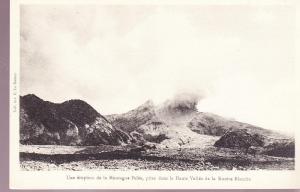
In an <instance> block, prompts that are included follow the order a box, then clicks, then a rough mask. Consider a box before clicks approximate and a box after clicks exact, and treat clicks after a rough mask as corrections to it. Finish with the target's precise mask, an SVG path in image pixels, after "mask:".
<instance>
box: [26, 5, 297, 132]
mask: <svg viewBox="0 0 300 192" xmlns="http://www.w3.org/2000/svg"><path fill="white" fill-rule="evenodd" d="M294 14H295V10H294V9H293V8H291V7H288V6H245V5H244V6H229V5H223V6H221V5H220V6H209V5H195V6H192V5H186V6H184V5H180V6H176V5H165V6H157V5H148V6H147V5H128V6H126V5H122V6H109V5H106V6H103V5H102V6H101V5H98V6H96V5H91V6H88V5H87V6H84V5H79V6H78V5H77V6H76V5H72V6H71V5H55V6H54V5H53V6H49V5H48V6H45V5H44V6H43V5H24V6H23V7H22V9H21V94H22V95H24V94H28V93H34V94H36V95H37V96H39V97H41V98H42V99H44V100H49V101H52V102H63V101H65V100H68V99H75V98H76V99H83V100H85V101H87V102H88V103H89V104H91V105H92V106H93V107H94V108H96V109H97V110H98V111H99V112H100V113H102V114H110V113H120V112H126V111H128V110H130V109H133V108H135V107H137V106H138V105H140V104H142V103H144V102H145V101H146V100H148V99H152V100H153V101H154V102H155V103H160V102H163V101H164V100H165V99H168V98H171V97H173V96H174V95H175V94H177V93H178V92H183V91H184V92H192V93H196V94H201V95H202V96H203V97H204V98H203V99H202V100H201V101H200V103H199V105H198V108H199V110H200V111H209V112H213V113H216V114H219V115H223V116H225V117H230V118H235V119H237V120H240V121H243V122H248V123H252V124H254V125H259V126H262V127H265V128H268V129H276V130H281V131H287V132H293V131H294V123H295V111H294V110H295V109H294V101H295V99H296V98H295V96H294V95H295V94H294V91H295V87H294V86H295V84H294V82H295V81H294V59H295V58H294V55H295V47H294V46H295V45H294V23H295V19H294V16H295V15H294Z"/></svg>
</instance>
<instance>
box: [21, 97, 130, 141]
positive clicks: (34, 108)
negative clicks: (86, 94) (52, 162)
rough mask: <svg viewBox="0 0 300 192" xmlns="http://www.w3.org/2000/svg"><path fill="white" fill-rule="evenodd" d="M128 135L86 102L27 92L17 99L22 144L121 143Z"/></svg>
mask: <svg viewBox="0 0 300 192" xmlns="http://www.w3.org/2000/svg"><path fill="white" fill-rule="evenodd" d="M130 140H131V137H130V136H129V135H128V134H126V133H125V132H123V131H122V130H120V129H117V128H114V127H113V126H112V125H111V124H110V122H109V121H108V120H107V119H106V118H105V117H103V116H102V115H101V114H99V113H98V112H97V111H96V110H95V109H94V108H92V107H91V106H90V105H89V104H87V103H86V102H84V101H81V100H70V101H66V102H63V103H61V104H57V103H52V102H48V101H44V100H42V99H40V98H39V97H37V96H35V95H33V94H30V95H26V96H23V97H21V98H20V142H21V143H23V144H44V145H45V144H57V145H99V144H109V145H120V144H125V143H128V142H130Z"/></svg>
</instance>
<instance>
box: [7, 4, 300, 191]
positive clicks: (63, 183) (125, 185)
mask: <svg viewBox="0 0 300 192" xmlns="http://www.w3.org/2000/svg"><path fill="white" fill-rule="evenodd" d="M21 4H45V5H46V4H113V5H117V4H170V5H171V4H172V5H173V4H197V5H204V4H212V5H232V4H236V5H275V4H276V5H287V4H288V5H293V6H295V7H296V12H297V18H296V22H297V21H298V25H297V31H296V48H298V46H299V44H300V34H299V23H300V22H299V21H300V16H299V15H300V14H299V3H298V2H297V1H294V0H291V1H286V0H272V1H271V0H252V1H249V0H239V1H236V0H211V1H209V0H14V1H11V6H10V7H11V12H10V13H11V14H10V18H11V20H10V22H11V23H10V30H11V32H10V42H11V47H10V53H11V55H10V61H11V64H10V154H9V157H10V188H13V189H133V188H135V189H199V188H201V189H212V188H213V189H228V188H230V189H239V188H244V189H249V188H252V189H254V188H255V189H257V188H261V189H267V188H278V189H283V188H299V187H300V182H299V178H300V172H299V160H300V159H299V152H300V151H299V147H298V146H297V147H296V162H295V163H296V167H295V168H296V169H295V170H294V171H105V172H97V171H80V172H77V171H72V172H70V171H37V172H29V171H21V170H20V169H19V107H18V106H19V80H20V79H19V77H20V73H19V70H20V35H19V32H20V23H19V16H20V15H19V8H20V5H21ZM296 50H297V49H296ZM298 56H299V54H298V53H296V67H295V70H296V77H297V79H296V85H300V84H299V82H300V81H299V77H300V73H299V72H300V68H299V65H298V64H299V58H298ZM15 76H16V77H17V78H16V80H17V86H14V85H13V80H14V77H15ZM299 87H300V86H299ZM14 88H16V90H14ZM296 93H297V95H299V96H300V94H299V90H296ZM16 95H17V96H16ZM14 98H17V101H16V102H17V103H14V101H13V100H14ZM299 98H300V97H299ZM299 104H300V102H298V103H296V105H297V110H296V113H297V114H300V110H299V109H300V108H299ZM14 106H15V107H16V110H17V112H13V107H14ZM299 125H300V124H299V122H297V124H296V126H297V128H296V129H295V133H296V134H295V136H296V138H295V139H296V143H298V140H299V136H300V135H299V129H300V127H299ZM67 175H71V176H77V175H80V176H95V177H96V176H109V175H111V176H130V177H131V176H142V177H145V176H155V177H157V176H167V177H169V176H176V175H178V176H190V175H193V176H201V177H212V176H214V177H218V176H222V177H232V176H239V177H249V178H251V181H250V182H235V181H232V182H231V181H230V182H222V181H218V180H216V181H195V182H193V181H187V182H185V181H182V182H181V181H176V180H175V181H159V182H158V181H155V182H150V181H148V182H144V181H135V180H130V181H126V182H122V181H111V180H108V181H103V180H100V181H99V180H94V181H86V182H80V181H78V180H75V181H74V180H73V181H70V180H66V176H67Z"/></svg>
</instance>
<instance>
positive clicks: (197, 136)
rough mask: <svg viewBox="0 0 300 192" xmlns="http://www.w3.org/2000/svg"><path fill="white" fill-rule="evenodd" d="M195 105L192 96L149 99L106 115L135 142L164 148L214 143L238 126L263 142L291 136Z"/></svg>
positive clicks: (269, 142) (267, 142) (238, 131)
mask: <svg viewBox="0 0 300 192" xmlns="http://www.w3.org/2000/svg"><path fill="white" fill-rule="evenodd" d="M196 106H197V98H195V97H174V98H173V99H172V100H168V101H166V102H164V103H163V104H161V105H158V106H155V105H154V104H153V103H152V102H150V101H148V102H146V103H145V104H143V105H141V106H140V107H138V108H136V109H134V110H131V111H129V112H127V113H124V114H118V115H109V116H107V119H108V120H109V121H110V122H111V123H112V124H113V125H114V126H115V127H118V128H119V129H122V130H124V131H125V132H127V133H128V134H130V135H131V136H133V137H134V138H135V140H136V141H137V142H141V143H145V142H153V143H158V144H159V146H161V147H165V148H178V147H180V148H182V147H187V148H188V147H203V146H205V145H207V144H212V143H214V142H215V141H216V140H218V139H220V137H221V136H224V135H225V134H226V133H227V132H232V133H235V132H237V133H241V131H240V130H244V131H245V134H248V135H251V136H252V135H255V137H259V138H260V139H261V140H262V142H263V143H264V145H265V146H267V145H270V144H272V143H274V142H278V141H280V140H289V141H292V140H293V139H292V138H289V137H287V136H285V135H283V134H280V133H277V132H275V131H271V130H267V129H263V128H260V127H257V126H253V125H250V124H247V123H242V122H238V121H235V120H232V119H227V118H223V117H221V116H218V115H215V114H212V113H204V112H198V111H197V107H196ZM240 135H242V134H238V136H240ZM229 136H231V135H229ZM227 138H231V137H226V139H225V140H224V142H225V141H226V140H227ZM250 141H252V140H251V139H250ZM226 142H227V141H226ZM212 145H213V144H212ZM253 145H254V144H253ZM254 146H255V145H254ZM220 147H222V146H220ZM225 147H226V146H225Z"/></svg>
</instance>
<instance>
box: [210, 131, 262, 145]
mask: <svg viewBox="0 0 300 192" xmlns="http://www.w3.org/2000/svg"><path fill="white" fill-rule="evenodd" d="M214 146H215V147H223V148H237V149H249V148H250V147H251V146H254V147H262V146H264V138H263V137H262V136H261V135H258V134H254V135H252V134H250V133H248V132H247V131H246V130H244V129H238V130H233V131H228V132H227V133H225V134H224V135H223V136H222V137H221V138H220V139H219V140H218V141H216V142H215V144H214Z"/></svg>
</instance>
